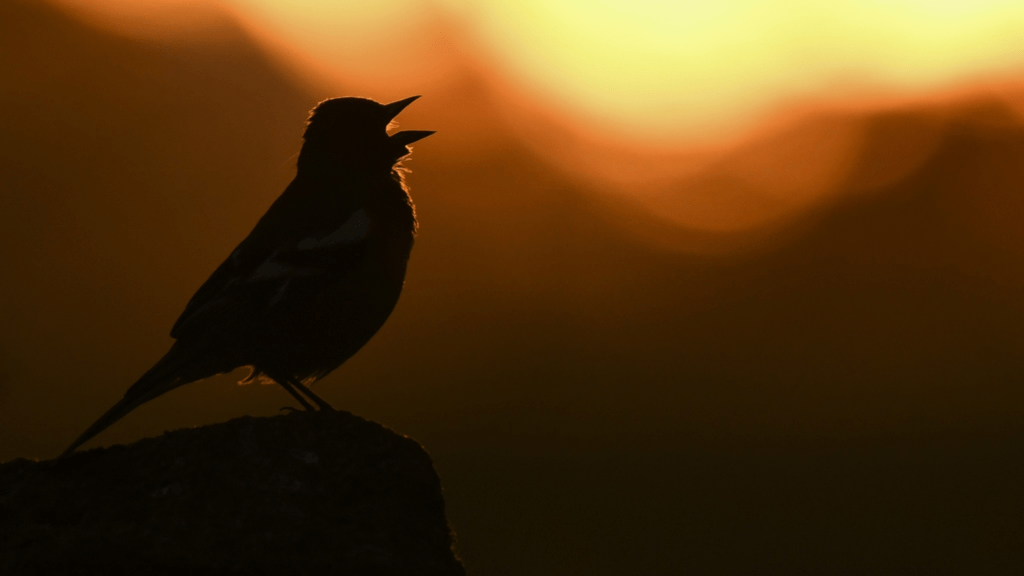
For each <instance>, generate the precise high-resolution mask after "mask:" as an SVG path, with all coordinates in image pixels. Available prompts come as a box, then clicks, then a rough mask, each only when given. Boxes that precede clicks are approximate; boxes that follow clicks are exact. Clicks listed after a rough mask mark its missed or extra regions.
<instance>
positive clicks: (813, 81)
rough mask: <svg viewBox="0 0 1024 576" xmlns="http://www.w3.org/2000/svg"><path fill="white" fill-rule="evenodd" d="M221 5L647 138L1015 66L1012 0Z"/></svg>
mask: <svg viewBox="0 0 1024 576" xmlns="http://www.w3.org/2000/svg"><path fill="white" fill-rule="evenodd" d="M64 1H65V3H67V4H70V5H74V6H75V7H76V8H78V9H86V8H85V3H82V2H79V1H78V0H64ZM141 4H143V3H140V2H120V1H117V0H106V1H105V2H95V3H90V6H91V7H90V8H89V10H93V11H98V10H102V11H104V13H103V14H102V17H103V18H106V19H108V20H109V19H114V20H117V18H118V17H119V15H121V16H123V15H125V14H129V15H130V16H131V21H130V22H129V21H128V20H127V19H125V20H122V21H120V22H119V23H118V24H117V26H118V27H120V28H122V29H132V30H134V31H136V32H141V33H144V32H145V28H146V27H147V26H155V20H156V19H153V21H146V20H145V19H144V18H139V17H138V13H139V12H141V10H139V6H140V5H141ZM145 4H147V6H148V5H154V4H155V5H160V6H163V7H165V8H166V7H172V8H174V7H177V8H181V7H183V6H188V5H191V4H197V3H193V2H189V1H187V0H151V1H150V2H147V3H145ZM223 6H224V8H225V9H226V10H227V11H229V12H231V13H232V14H234V15H235V16H236V17H238V18H239V19H240V21H241V22H242V23H243V24H244V25H245V26H246V27H247V28H249V30H250V31H251V32H252V33H253V34H254V35H255V36H256V37H257V38H258V39H259V40H261V41H262V42H264V44H265V45H267V46H268V47H269V48H270V49H271V50H272V51H274V52H275V53H276V54H278V56H279V57H281V58H283V59H284V60H286V61H288V62H290V63H292V64H293V65H295V66H296V67H297V69H298V70H299V71H300V73H301V74H303V75H306V76H307V77H316V78H317V79H318V80H319V81H322V82H327V83H329V84H333V85H335V86H337V87H339V88H353V87H355V88H359V89H364V90H388V89H394V90H397V91H402V90H405V91H408V90H409V89H412V87H414V86H415V87H418V88H419V89H420V90H428V89H429V88H430V86H431V85H435V86H436V85H437V84H440V83H444V82H445V81H448V80H450V79H451V78H452V77H453V75H454V74H456V72H457V70H458V69H459V68H460V67H466V66H471V65H472V66H475V67H476V68H477V69H481V68H482V69H486V70H488V71H489V72H490V74H491V75H492V76H493V77H492V78H491V80H492V81H493V82H494V83H495V84H496V85H497V86H501V87H511V88H512V89H513V90H515V92H516V93H517V95H518V94H527V95H530V96H531V97H532V98H533V99H535V100H537V101H539V102H543V103H544V105H545V106H549V107H555V108H556V110H557V112H558V114H560V115H563V116H564V117H566V118H568V119H569V121H570V123H571V124H572V125H575V126H577V128H579V129H582V130H588V129H589V127H592V126H593V125H594V124H595V123H597V124H599V125H600V126H601V130H600V131H594V135H595V136H599V135H601V134H603V135H605V136H604V137H606V138H621V137H622V136H628V137H629V138H630V139H634V140H637V141H640V142H642V143H643V144H645V145H647V146H652V147H660V148H664V147H666V146H667V147H678V146H679V145H684V144H689V145H693V144H700V143H701V142H708V141H716V140H721V139H723V138H728V137H729V136H731V135H733V134H735V133H737V132H742V131H745V130H747V129H749V128H750V126H752V125H753V124H756V123H757V122H758V120H759V119H760V118H761V117H762V116H763V115H764V114H765V113H766V112H769V111H771V110H772V109H773V108H774V107H777V106H780V105H787V104H789V103H791V102H792V101H795V100H801V101H803V100H808V99H814V100H826V101H832V102H842V103H845V104H847V105H858V104H862V103H864V102H877V101H879V100H887V99H892V98H906V97H914V96H922V95H926V94H929V93H933V92H935V91H940V90H948V89H951V88H954V87H956V86H957V85H958V84H960V83H964V82H977V81H979V80H982V79H991V78H993V77H998V76H1000V75H1006V74H1008V73H1010V72H1012V71H1014V70H1018V69H1019V68H1020V67H1021V66H1024V48H1022V43H1021V40H1020V39H1021V38H1022V37H1024V4H1021V3H1020V2H1016V1H1013V0H980V1H977V2H963V1H947V2H934V1H929V2H924V1H921V0H890V1H882V0H868V1H853V0H837V1H835V2H829V3H827V4H822V3H818V2H808V1H804V0H779V1H775V2H760V1H755V0H726V1H723V2H716V3H712V4H709V3H706V2H692V1H690V2H688V1H677V2H664V1H658V0H640V1H637V2H629V3H625V2H612V1H606V0H600V1H596V2H591V1H588V2H583V1H580V0H562V1H558V2H540V1H538V0H517V1H511V0H499V1H491V2H477V1H473V0H442V2H441V3H440V4H436V3H432V2H425V1H421V0H402V1H399V2H388V3H385V4H375V5H367V4H364V3H359V2H330V1H327V0H305V1H289V2H284V1H282V0H256V1H253V2H236V1H233V0H224V2H223ZM140 27H141V28H140ZM425 85H426V88H424V86H425Z"/></svg>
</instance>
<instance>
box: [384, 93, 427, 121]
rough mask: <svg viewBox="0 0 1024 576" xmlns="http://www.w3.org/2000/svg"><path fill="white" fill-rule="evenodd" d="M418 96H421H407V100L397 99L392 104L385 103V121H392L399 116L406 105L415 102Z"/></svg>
mask: <svg viewBox="0 0 1024 576" xmlns="http://www.w3.org/2000/svg"><path fill="white" fill-rule="evenodd" d="M417 98H419V96H410V97H408V98H406V99H405V100H396V101H394V102H392V103H391V104H385V105H384V121H385V122H391V121H392V120H394V119H395V116H398V115H399V114H401V113H402V110H405V107H406V106H408V105H409V104H412V103H413V102H415V101H416V99H417Z"/></svg>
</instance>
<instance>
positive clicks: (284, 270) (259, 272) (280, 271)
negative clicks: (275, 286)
mask: <svg viewBox="0 0 1024 576" xmlns="http://www.w3.org/2000/svg"><path fill="white" fill-rule="evenodd" d="M291 271H292V269H291V268H289V267H288V266H285V265H284V264H281V263H279V262H275V261H274V257H273V256H271V257H270V259H269V260H267V261H266V262H264V263H263V264H260V267H259V268H257V269H256V270H255V271H253V273H252V276H250V277H249V278H250V279H252V280H270V279H273V278H277V277H279V276H284V275H285V274H288V273H290V272H291Z"/></svg>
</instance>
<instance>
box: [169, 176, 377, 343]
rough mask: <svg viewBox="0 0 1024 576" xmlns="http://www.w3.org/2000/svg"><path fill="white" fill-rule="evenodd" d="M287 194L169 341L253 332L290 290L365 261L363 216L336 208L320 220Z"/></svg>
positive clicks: (202, 292) (200, 294) (367, 222)
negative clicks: (221, 331) (201, 334)
mask: <svg viewBox="0 0 1024 576" xmlns="http://www.w3.org/2000/svg"><path fill="white" fill-rule="evenodd" d="M294 184H295V183H293V186H294ZM291 188H292V187H291V186H290V187H289V190H286V191H285V193H284V194H282V195H281V198H279V199H278V201H277V202H275V203H274V205H273V206H271V208H270V210H268V211H267V214H266V215H264V217H263V218H261V219H260V222H259V223H258V224H257V225H256V227H255V228H254V229H253V231H252V233H250V234H249V236H248V237H247V238H246V239H245V240H243V241H242V243H241V244H239V245H238V247H237V248H236V249H235V250H234V252H232V253H231V255H230V256H229V257H228V258H227V260H225V261H224V262H223V263H222V264H221V265H220V266H219V267H218V268H217V270H215V271H214V273H213V274H212V275H210V278H209V279H208V280H207V281H206V282H205V283H204V284H203V285H202V286H201V287H200V288H199V290H198V291H196V293H195V295H194V296H193V297H192V299H191V300H190V301H189V303H188V305H187V306H186V307H185V311H184V312H182V314H181V316H180V317H179V318H178V321H177V322H175V324H174V327H173V328H172V329H171V336H172V337H174V338H181V337H182V336H185V335H188V334H193V333H196V332H201V331H204V330H210V329H216V328H217V327H220V328H225V329H228V330H233V329H245V328H248V327H252V326H253V325H254V324H253V323H254V322H258V317H259V315H260V314H262V313H265V312H266V311H268V310H269V309H270V308H271V307H273V306H276V305H278V304H280V303H281V302H282V301H284V300H285V299H286V297H287V295H288V292H289V291H290V290H294V288H295V287H297V286H299V285H309V284H310V283H311V282H316V281H317V279H319V278H322V277H323V276H324V275H325V274H331V273H337V272H339V271H344V270H346V269H351V268H353V267H355V265H356V263H357V262H358V260H359V259H360V258H362V257H363V256H364V255H365V252H366V239H367V237H368V236H369V234H370V231H371V229H372V227H373V222H372V221H371V219H370V217H369V215H368V214H367V213H366V211H365V210H362V209H357V207H356V206H351V205H350V206H345V207H343V209H342V210H337V207H336V206H335V209H336V210H335V216H334V217H333V218H330V219H324V218H322V217H318V216H321V215H318V214H310V213H309V211H308V210H303V209H302V208H303V207H301V206H296V203H294V202H292V203H289V201H288V200H289V197H288V196H289V191H290V190H291ZM303 212H305V214H303ZM339 215H340V216H341V218H339ZM303 216H304V217H305V220H306V221H303ZM331 220H333V221H334V223H333V224H332V223H330V221H331ZM339 220H341V224H340V225H338V224H337V222H338V221H339Z"/></svg>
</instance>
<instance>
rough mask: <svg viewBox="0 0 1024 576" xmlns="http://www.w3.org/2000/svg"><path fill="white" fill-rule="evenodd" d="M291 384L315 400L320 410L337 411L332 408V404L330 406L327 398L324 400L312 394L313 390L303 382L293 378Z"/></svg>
mask: <svg viewBox="0 0 1024 576" xmlns="http://www.w3.org/2000/svg"><path fill="white" fill-rule="evenodd" d="M291 384H292V386H295V387H296V388H298V389H299V390H300V391H301V392H302V393H303V394H305V395H306V396H309V399H310V400H312V401H313V402H316V405H317V406H319V407H320V409H321V410H327V411H328V412H337V410H335V409H334V406H331V404H330V403H329V402H328V401H327V400H324V399H323V398H321V397H319V396H317V395H316V394H314V393H313V391H312V390H310V389H309V388H307V387H306V385H305V384H303V383H302V382H299V381H298V380H297V379H293V380H292V381H291Z"/></svg>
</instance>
